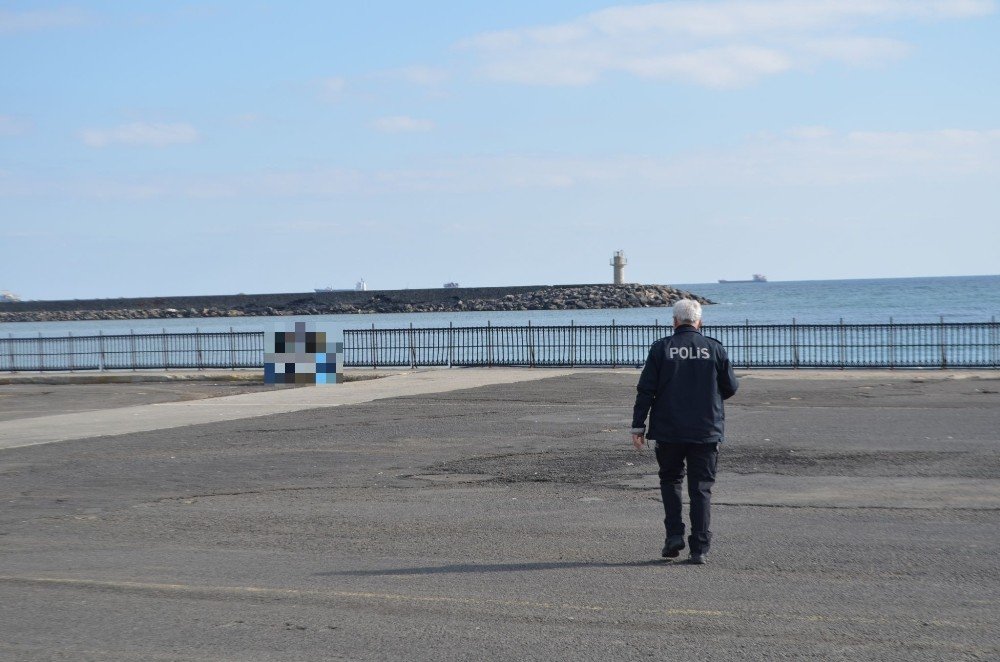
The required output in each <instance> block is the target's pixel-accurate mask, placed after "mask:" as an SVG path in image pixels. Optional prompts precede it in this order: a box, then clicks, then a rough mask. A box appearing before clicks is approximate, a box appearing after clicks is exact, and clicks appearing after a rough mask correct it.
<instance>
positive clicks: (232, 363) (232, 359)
mask: <svg viewBox="0 0 1000 662" xmlns="http://www.w3.org/2000/svg"><path fill="white" fill-rule="evenodd" d="M229 369H230V370H236V336H235V335H234V333H233V327H229Z"/></svg>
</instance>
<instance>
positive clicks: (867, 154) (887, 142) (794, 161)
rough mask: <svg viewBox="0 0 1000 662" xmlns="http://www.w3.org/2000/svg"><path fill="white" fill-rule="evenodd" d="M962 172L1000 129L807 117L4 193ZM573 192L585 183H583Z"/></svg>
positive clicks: (718, 185)
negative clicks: (746, 126)
mask: <svg viewBox="0 0 1000 662" xmlns="http://www.w3.org/2000/svg"><path fill="white" fill-rule="evenodd" d="M955 182H961V183H963V184H971V183H976V184H977V185H982V186H985V187H987V188H988V189H990V190H995V189H996V187H997V186H1000V129H993V130H985V131H970V130H963V129H941V130H936V131H917V132H879V131H851V132H836V131H833V130H831V129H828V128H825V127H816V126H812V127H799V128H794V129H790V130H788V131H785V132H782V133H777V134H761V135H756V136H752V137H749V138H747V139H746V140H744V141H743V142H741V143H739V144H735V145H730V146H727V147H719V148H715V149H712V150H693V151H689V152H683V153H678V154H674V155H670V156H657V157H652V156H646V155H635V154H632V155H629V154H624V155H616V156H603V157H596V156H548V155H537V154H502V155H495V156H479V157H456V158H452V159H440V160H434V161H429V162H426V163H424V164H421V165H418V166H414V167H412V168H395V169H370V170H361V169H347V168H340V169H337V168H329V169H315V170H288V171H269V172H260V173H256V174H244V175H223V174H219V175H216V176H198V177H185V176H160V177H150V176H145V175H144V176H135V177H122V178H115V179H110V178H104V177H90V178H82V179H76V180H73V181H66V182H58V183H57V182H51V181H49V182H46V181H41V180H32V179H28V178H26V177H25V176H24V175H23V174H18V175H14V174H13V173H2V172H0V196H2V197H34V196H53V195H57V196H68V197H80V198H101V199H124V200H148V199H159V198H165V197H171V198H186V199H220V198H221V199H225V198H309V197H315V198H337V197H342V196H357V195H362V196H365V195H381V194H385V193H414V194H420V193H426V192H432V193H435V194H455V193H459V194H466V193H485V192H516V191H523V190H551V191H560V190H565V191H571V192H575V191H591V190H597V189H605V190H615V191H617V192H619V193H620V194H621V195H629V194H631V193H633V192H636V191H671V190H677V189H685V188H695V189H698V190H699V191H704V190H709V191H715V192H723V191H726V190H730V189H733V188H738V187H751V188H754V189H759V190H769V189H770V190H774V189H778V190H780V189H783V188H787V187H830V186H837V187H845V188H844V191H845V195H848V194H849V193H847V192H848V191H850V190H851V189H850V188H849V187H850V186H852V185H856V184H869V183H878V184H883V183H886V184H902V185H906V186H912V187H914V188H920V189H927V188H928V187H931V188H934V187H939V188H940V189H941V190H942V191H947V190H949V186H950V185H952V184H953V183H955ZM574 194H575V193H574Z"/></svg>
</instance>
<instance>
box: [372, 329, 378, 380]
mask: <svg viewBox="0 0 1000 662" xmlns="http://www.w3.org/2000/svg"><path fill="white" fill-rule="evenodd" d="M371 345H372V370H375V369H376V368H375V366H376V365H378V356H377V355H376V353H375V322H372V343H371Z"/></svg>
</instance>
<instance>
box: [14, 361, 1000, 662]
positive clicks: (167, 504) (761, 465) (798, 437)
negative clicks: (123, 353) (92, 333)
mask: <svg viewBox="0 0 1000 662" xmlns="http://www.w3.org/2000/svg"><path fill="white" fill-rule="evenodd" d="M637 376H638V373H637V371H635V370H622V371H552V372H546V371H501V370H497V371H489V370H482V371H478V370H453V371H426V372H417V373H412V374H405V375H397V376H390V377H386V378H385V379H379V380H373V381H370V382H358V383H351V384H345V385H341V386H334V387H321V388H317V389H284V390H279V391H274V392H256V393H244V394H233V393H231V392H229V391H226V390H225V389H220V390H218V391H213V387H211V386H210V385H207V384H197V385H190V386H189V388H191V389H195V390H196V389H201V390H200V391H197V392H198V394H199V397H202V398H204V397H206V396H212V395H222V396H223V397H218V398H211V399H201V400H197V401H185V400H182V399H181V398H182V396H183V392H184V390H183V388H184V387H177V388H178V389H179V390H178V391H176V392H174V391H171V393H172V395H170V397H169V398H167V399H164V398H165V397H166V396H163V395H162V393H160V394H158V395H157V394H156V393H153V394H150V395H138V393H139V391H137V390H136V391H132V392H131V394H128V395H121V396H120V397H119V398H118V399H115V397H111V396H109V395H108V392H107V391H106V390H101V389H100V388H98V385H87V386H83V385H65V386H50V387H46V388H51V389H81V390H78V391H76V392H75V393H70V392H68V391H64V392H63V393H62V394H60V395H58V396H53V395H51V394H50V395H48V396H38V397H55V398H56V400H53V402H57V401H58V402H62V403H64V405H63V406H62V407H53V408H51V409H49V410H48V411H43V412H41V413H39V412H38V411H37V410H36V411H35V413H34V414H32V415H31V416H19V417H12V416H8V417H7V418H4V416H3V413H2V412H3V411H4V409H5V407H7V406H8V404H5V403H11V402H15V401H16V402H20V403H21V405H24V404H25V403H29V402H30V401H31V399H32V398H31V397H28V396H26V395H24V393H25V392H24V391H23V389H28V388H35V387H36V386H37V385H19V386H11V387H9V389H8V390H6V391H0V394H3V395H6V397H0V440H5V442H6V447H5V448H3V449H0V503H2V504H3V508H2V509H0V659H11V660H29V661H30V660H232V661H237V660H238V661H246V660H385V659H414V660H450V659H454V660H466V659H504V660H505V659H509V660H515V659H516V660H553V659H559V660H631V659H698V660H734V659H753V660H755V659H759V660H771V659H816V660H887V659H889V660H987V659H996V658H997V657H998V656H1000V634H998V631H997V627H996V622H997V620H998V617H1000V606H998V603H997V600H998V596H1000V567H998V563H997V558H998V552H1000V432H998V431H1000V379H998V376H997V375H996V373H992V372H982V373H973V374H964V375H952V374H950V373H947V374H946V373H941V372H933V371H925V372H903V373H896V374H891V373H820V374H818V375H817V374H809V373H805V374H795V373H780V374H774V373H754V374H753V375H751V376H749V377H745V378H744V380H743V383H742V387H741V391H740V393H739V394H738V395H737V396H736V398H734V399H733V400H732V401H730V405H729V409H728V411H729V431H730V443H729V444H727V446H726V447H725V448H724V450H723V452H722V456H721V458H720V476H719V482H718V484H717V486H716V508H715V510H714V526H713V529H714V530H715V534H716V543H715V546H714V548H713V554H712V557H711V559H710V563H709V565H706V566H702V567H697V566H689V565H686V564H680V563H664V562H660V561H659V559H658V556H659V547H660V545H661V543H662V528H661V525H660V523H659V520H660V519H661V518H662V510H661V506H660V503H659V495H658V492H657V490H656V489H655V488H654V485H655V480H654V479H653V477H652V474H653V473H654V472H655V460H654V459H653V457H652V452H651V451H645V452H636V451H633V450H631V447H630V445H629V443H628V439H627V436H628V435H627V432H628V425H629V420H628V419H629V416H630V412H631V403H632V398H633V394H634V385H635V381H636V379H637ZM952 377H958V378H952ZM128 388H131V389H140V388H146V386H145V385H131V386H129V387H128ZM227 388H233V387H232V385H230V386H229V387H227ZM18 389H22V390H21V391H18ZM88 389H89V391H88ZM195 390H192V391H191V393H195ZM251 390H254V389H251ZM17 393H20V395H17ZM178 393H180V394H181V395H178ZM150 398H154V399H150ZM155 398H159V399H155ZM171 403H173V404H171ZM199 403H200V404H199ZM19 406H20V405H19ZM206 411H212V412H214V413H213V415H220V416H222V415H224V416H225V417H226V418H224V419H219V420H215V419H213V418H211V417H208V416H206V414H205V412H206ZM227 411H229V412H231V413H228V414H225V412H227ZM163 412H171V413H170V414H169V415H167V414H164V413H163ZM237 412H238V413H237ZM134 414H135V415H134ZM67 417H70V418H69V419H68V418H67ZM72 417H76V418H72ZM147 417H151V418H153V419H155V420H154V421H153V423H155V425H154V426H153V427H148V428H147V429H145V431H136V430H135V425H134V424H133V423H132V422H131V421H132V419H136V418H139V419H145V418H147ZM97 432H100V433H102V434H106V435H113V436H103V437H102V436H95V434H96V433H97ZM19 440H20V442H19ZM25 440H27V441H28V442H30V443H31V444H33V445H24V443H23V442H25Z"/></svg>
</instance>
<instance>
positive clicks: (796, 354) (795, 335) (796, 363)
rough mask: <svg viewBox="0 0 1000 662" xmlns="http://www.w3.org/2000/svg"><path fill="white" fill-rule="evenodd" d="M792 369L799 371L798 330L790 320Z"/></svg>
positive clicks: (793, 320) (793, 319) (793, 321)
mask: <svg viewBox="0 0 1000 662" xmlns="http://www.w3.org/2000/svg"><path fill="white" fill-rule="evenodd" d="M792 368H793V369H795V370H798V369H799V329H798V327H797V326H796V325H795V318H794V317H793V318H792Z"/></svg>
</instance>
